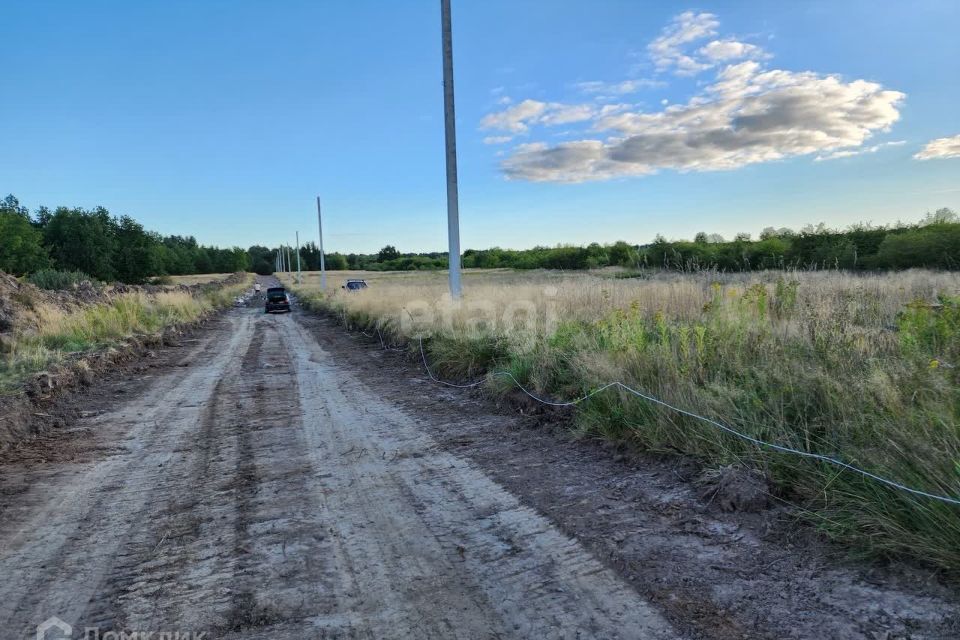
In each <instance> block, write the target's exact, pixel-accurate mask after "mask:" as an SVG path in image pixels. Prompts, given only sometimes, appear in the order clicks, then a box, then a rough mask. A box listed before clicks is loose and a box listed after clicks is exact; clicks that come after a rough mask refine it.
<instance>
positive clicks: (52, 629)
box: [37, 616, 73, 640]
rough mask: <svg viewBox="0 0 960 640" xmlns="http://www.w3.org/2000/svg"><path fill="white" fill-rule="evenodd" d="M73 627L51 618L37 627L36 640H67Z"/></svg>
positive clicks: (71, 633) (56, 618) (55, 617)
mask: <svg viewBox="0 0 960 640" xmlns="http://www.w3.org/2000/svg"><path fill="white" fill-rule="evenodd" d="M72 635H73V627H71V626H70V625H68V624H67V623H66V622H64V621H63V620H61V619H60V618H58V617H57V616H53V617H52V618H47V619H46V620H44V621H43V622H41V623H40V624H38V625H37V640H65V639H66V640H69V638H70V636H72Z"/></svg>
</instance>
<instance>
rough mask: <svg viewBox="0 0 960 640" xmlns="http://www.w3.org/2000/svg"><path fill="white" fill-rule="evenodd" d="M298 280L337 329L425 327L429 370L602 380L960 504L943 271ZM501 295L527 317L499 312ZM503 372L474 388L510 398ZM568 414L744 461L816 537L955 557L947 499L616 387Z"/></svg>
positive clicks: (713, 459) (949, 315)
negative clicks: (459, 293)
mask: <svg viewBox="0 0 960 640" xmlns="http://www.w3.org/2000/svg"><path fill="white" fill-rule="evenodd" d="M307 283H308V286H306V287H303V288H302V292H303V295H304V296H305V298H306V299H307V301H308V302H312V303H313V304H319V305H323V306H324V307H326V308H328V309H331V310H333V311H335V312H337V313H339V314H341V317H342V318H343V319H344V321H345V322H347V323H348V324H357V325H361V326H363V327H364V328H373V327H376V328H378V329H379V330H380V331H381V332H382V333H383V334H384V335H385V336H386V337H387V339H388V340H391V341H393V342H402V341H404V340H407V339H408V338H409V337H410V336H411V335H413V334H415V333H420V334H427V335H429V338H428V340H427V341H426V344H427V345H428V353H429V355H430V358H431V361H432V362H433V363H434V366H435V367H436V368H437V369H438V370H440V371H442V372H443V373H445V374H446V375H453V376H469V375H477V374H479V373H482V372H484V371H489V370H492V369H505V370H508V371H510V372H511V373H512V374H513V375H514V376H516V377H517V379H518V380H520V382H521V383H523V384H524V385H525V386H527V387H528V388H530V389H532V390H535V391H537V392H540V393H544V394H548V395H552V396H554V397H557V398H561V399H566V398H573V397H578V396H581V395H583V394H585V393H588V392H589V391H591V390H593V389H596V388H597V387H598V386H600V385H602V384H605V383H607V382H610V381H614V380H619V381H622V382H624V383H625V384H627V385H629V386H632V387H635V388H637V389H641V390H644V391H646V392H648V393H650V394H652V395H655V396H657V397H659V398H661V399H663V400H665V401H667V402H669V403H671V404H674V405H676V406H679V407H682V408H684V409H687V410H690V411H693V412H696V413H698V414H701V415H704V416H707V417H709V418H712V419H715V420H718V421H720V422H723V423H726V424H728V425H730V426H733V427H735V428H737V429H738V430H740V431H743V432H745V433H747V434H749V435H751V436H754V437H757V438H760V439H763V440H766V441H769V442H773V443H777V444H780V445H786V446H790V447H793V448H796V449H800V450H802V451H808V452H815V453H821V454H826V455H830V456H836V457H839V458H842V459H843V460H845V461H847V462H849V463H851V464H855V465H858V466H861V467H863V468H866V469H868V470H869V471H872V472H874V473H877V474H880V475H883V476H886V477H889V478H892V479H894V480H896V481H899V482H901V483H903V484H906V485H909V486H913V487H916V488H918V489H922V490H926V491H929V492H931V493H937V494H945V495H951V496H955V497H960V275H956V274H949V273H939V272H929V271H907V272H901V273H891V274H871V275H853V274H846V273H839V272H812V273H806V272H761V273H754V274H738V275H725V274H719V273H709V272H707V273H698V274H686V275H679V274H664V275H660V276H654V277H651V278H648V279H609V278H604V277H598V276H594V275H579V276H563V275H558V274H551V273H541V274H538V275H534V276H532V277H531V276H530V275H529V274H523V275H522V277H521V278H518V277H517V274H512V273H499V274H488V273H472V274H470V273H468V274H467V277H466V284H465V290H466V292H467V294H466V296H465V298H464V300H463V302H462V303H461V304H460V305H454V304H452V303H450V302H449V301H448V300H446V299H445V298H444V285H443V282H442V280H438V281H423V282H421V283H420V284H417V283H415V282H414V281H410V280H389V279H383V280H381V281H379V282H376V283H374V286H371V288H370V289H368V290H366V291H362V292H360V293H353V294H346V293H344V292H342V291H340V290H336V292H335V293H333V294H331V295H328V296H322V297H321V296H319V295H318V294H317V293H316V292H315V289H314V288H313V287H311V286H309V285H310V283H311V280H310V279H308V280H307ZM311 290H313V293H311ZM524 303H528V304H526V306H524ZM511 306H512V307H513V308H517V307H518V306H522V307H524V308H525V309H527V310H528V311H530V313H532V314H533V315H534V316H535V318H536V321H535V322H519V323H511V322H509V321H505V320H504V315H505V314H504V312H505V311H508V310H509V309H510V308H511ZM424 308H430V309H433V310H434V312H433V314H432V316H431V314H429V313H426V314H425V313H423V309H424ZM506 316H507V317H510V318H514V319H515V314H513V315H511V314H510V313H507V314H506ZM502 380H503V378H498V379H493V378H491V379H490V382H489V386H490V388H491V389H493V390H495V391H500V392H505V391H507V387H508V386H509V384H508V383H504V382H502ZM576 424H577V428H578V429H580V430H581V431H582V432H583V433H585V434H596V435H600V436H603V437H607V438H613V439H617V440H624V441H628V442H630V443H633V444H635V445H637V446H638V447H642V448H644V449H648V450H654V451H671V452H682V453H684V454H688V455H692V456H695V457H697V458H699V459H700V460H701V461H702V462H703V464H704V465H705V466H708V467H712V466H719V465H726V464H739V465H744V466H748V467H751V468H756V469H760V470H762V471H764V472H765V474H766V475H767V477H768V478H769V479H770V481H771V483H772V484H773V486H774V487H775V488H776V492H777V493H778V494H779V495H780V496H781V497H783V498H785V499H787V500H789V501H791V502H794V503H796V504H799V505H801V506H802V507H803V509H804V510H805V512H806V513H808V514H809V515H810V517H812V518H814V519H815V521H816V522H817V523H818V525H819V526H820V527H822V529H823V530H824V531H826V532H827V533H829V534H831V535H833V536H835V537H838V538H842V539H845V540H849V541H853V542H855V543H856V545H857V548H859V549H863V550H866V551H869V552H873V553H876V554H893V555H911V556H915V557H919V558H922V559H923V560H924V561H926V562H929V563H931V564H934V565H936V566H940V567H944V568H948V569H950V570H952V571H956V570H960V507H957V506H953V505H949V504H944V503H940V502H936V501H933V500H930V499H926V498H918V497H914V496H911V495H909V494H906V493H903V492H899V491H896V490H894V489H891V488H889V487H886V486H884V485H882V484H878V483H876V482H874V481H872V480H869V479H866V478H863V477H862V476H857V475H854V474H851V473H849V472H844V471H841V470H839V469H838V468H836V467H834V466H831V465H827V464H825V463H820V462H816V461H812V460H810V459H806V458H800V457H795V456H789V455H785V454H782V453H777V452H774V451H771V450H769V449H763V448H759V447H757V446H755V445H753V444H750V443H748V442H745V441H743V440H740V439H737V438H735V437H733V436H731V435H729V434H726V433H724V432H723V431H721V430H719V429H717V428H716V427H713V426H710V425H708V424H705V423H703V422H700V421H697V420H694V419H691V418H688V417H685V416H683V415H681V414H678V413H676V412H672V411H670V410H668V409H664V408H662V407H658V406H656V405H652V404H650V403H648V402H646V401H643V400H641V399H639V398H636V397H635V396H632V395H629V394H626V393H622V392H616V391H607V392H605V393H603V394H599V395H597V396H594V397H593V398H592V399H591V400H590V401H589V402H586V403H584V404H582V405H580V406H579V408H578V411H577V416H576Z"/></svg>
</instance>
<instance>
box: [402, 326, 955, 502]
mask: <svg viewBox="0 0 960 640" xmlns="http://www.w3.org/2000/svg"><path fill="white" fill-rule="evenodd" d="M420 356H421V358H422V359H423V368H424V369H426V371H427V375H428V376H430V379H431V380H433V381H434V382H437V383H439V384H442V385H446V386H448V387H454V388H457V389H470V388H473V387H476V386H479V385H481V384H483V383H484V381H485V380H486V378H481V379H480V380H477V381H476V382H471V383H469V384H454V383H452V382H446V381H444V380H441V379H439V378H437V377H436V376H435V375H433V372H432V371H431V370H430V365H429V364H428V363H427V354H426V352H425V351H424V350H423V338H420ZM489 376H490V377H494V376H500V377H506V378H510V379H511V380H512V381H513V383H514V384H515V385H516V386H517V388H519V389H520V390H521V391H522V392H523V393H525V394H526V395H528V396H530V397H531V398H533V399H534V400H536V401H537V402H540V403H542V404H545V405H549V406H551V407H571V406H575V405H578V404H580V403H581V402H583V401H584V400H588V399H589V398H592V397H593V396H595V395H597V394H598V393H600V392H602V391H606V390H607V389H610V388H611V387H618V388H620V389H623V390H624V391H626V392H628V393H632V394H633V395H635V396H637V397H638V398H642V399H644V400H646V401H648V402H652V403H654V404H658V405H660V406H662V407H666V408H667V409H670V410H672V411H676V412H677V413H680V414H682V415H685V416H688V417H690V418H694V419H696V420H700V421H702V422H705V423H707V424H709V425H712V426H714V427H717V428H718V429H721V430H723V431H725V432H726V433H729V434H731V435H733V436H736V437H738V438H741V439H743V440H746V441H747V442H751V443H753V444H755V445H757V446H760V447H768V448H770V449H773V450H775V451H780V452H781V453H789V454H793V455H798V456H802V457H804V458H813V459H814V460H820V461H821V462H826V463H828V464H832V465H835V466H838V467H840V468H842V469H846V470H847V471H852V472H854V473H858V474H860V475H862V476H864V477H866V478H870V479H871V480H875V481H877V482H880V483H882V484H885V485H887V486H888V487H892V488H894V489H899V490H900V491H905V492H907V493H910V494H913V495H916V496H923V497H925V498H930V499H932V500H939V501H941V502H946V503H948V504H954V505H960V499H957V498H951V497H950V496H941V495H937V494H935V493H928V492H926V491H922V490H920V489H914V488H912V487H908V486H906V485H903V484H900V483H899V482H896V481H894V480H890V479H888V478H884V477H883V476H879V475H877V474H875V473H871V472H869V471H867V470H865V469H861V468H860V467H857V466H854V465H852V464H849V463H847V462H843V461H842V460H838V459H836V458H831V457H830V456H825V455H822V454H819V453H811V452H809V451H801V450H799V449H793V448H791V447H786V446H784V445H780V444H775V443H772V442H766V441H765V440H760V439H759V438H754V437H753V436H750V435H747V434H745V433H741V432H740V431H737V430H736V429H734V428H732V427H729V426H727V425H725V424H723V423H721V422H717V421H716V420H712V419H711V418H707V417H705V416H701V415H699V414H696V413H693V412H692V411H687V410H686V409H681V408H679V407H675V406H673V405H672V404H670V403H669V402H664V401H663V400H660V399H659V398H655V397H653V396H651V395H647V394H645V393H642V392H640V391H637V390H636V389H634V388H633V387H630V386H628V385H625V384H623V383H622V382H619V381H617V382H609V383H607V384H605V385H603V386H602V387H599V388H597V389H594V390H593V391H591V392H590V393H588V394H587V395H585V396H582V397H580V398H577V399H576V400H571V401H570V402H553V401H550V400H545V399H543V398H539V397H537V396H535V395H534V394H532V393H530V392H529V391H527V389H526V388H525V387H524V386H523V385H522V384H520V381H519V380H517V379H516V378H515V377H514V376H513V374H512V373H510V372H509V371H493V372H491V373H490V374H489Z"/></svg>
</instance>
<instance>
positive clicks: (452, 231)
mask: <svg viewBox="0 0 960 640" xmlns="http://www.w3.org/2000/svg"><path fill="white" fill-rule="evenodd" d="M440 28H441V31H442V43H443V123H444V133H445V137H446V147H447V238H448V243H447V244H448V246H449V257H448V262H449V266H450V269H449V270H450V296H451V297H452V298H453V299H454V300H456V299H458V298H460V294H461V287H460V204H459V202H458V198H457V120H456V116H455V114H454V110H453V34H452V32H451V27H450V0H440Z"/></svg>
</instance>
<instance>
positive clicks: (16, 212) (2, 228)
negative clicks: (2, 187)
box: [0, 195, 50, 276]
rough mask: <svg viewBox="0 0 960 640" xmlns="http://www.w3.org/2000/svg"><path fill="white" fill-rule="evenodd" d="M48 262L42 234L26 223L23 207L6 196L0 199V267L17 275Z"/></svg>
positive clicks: (27, 219)
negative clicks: (0, 200) (1, 200)
mask: <svg viewBox="0 0 960 640" xmlns="http://www.w3.org/2000/svg"><path fill="white" fill-rule="evenodd" d="M49 266H50V256H48V255H47V250H46V249H45V248H44V247H43V234H41V233H40V231H39V230H38V229H36V228H34V227H33V225H31V224H30V217H29V214H28V213H27V209H26V207H21V206H20V203H19V202H18V201H17V199H16V198H14V197H13V196H12V195H11V196H7V197H6V198H5V199H4V200H3V202H0V271H6V272H7V273H12V274H13V275H16V276H21V275H25V274H27V273H32V272H34V271H38V270H40V269H45V268H47V267H49Z"/></svg>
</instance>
